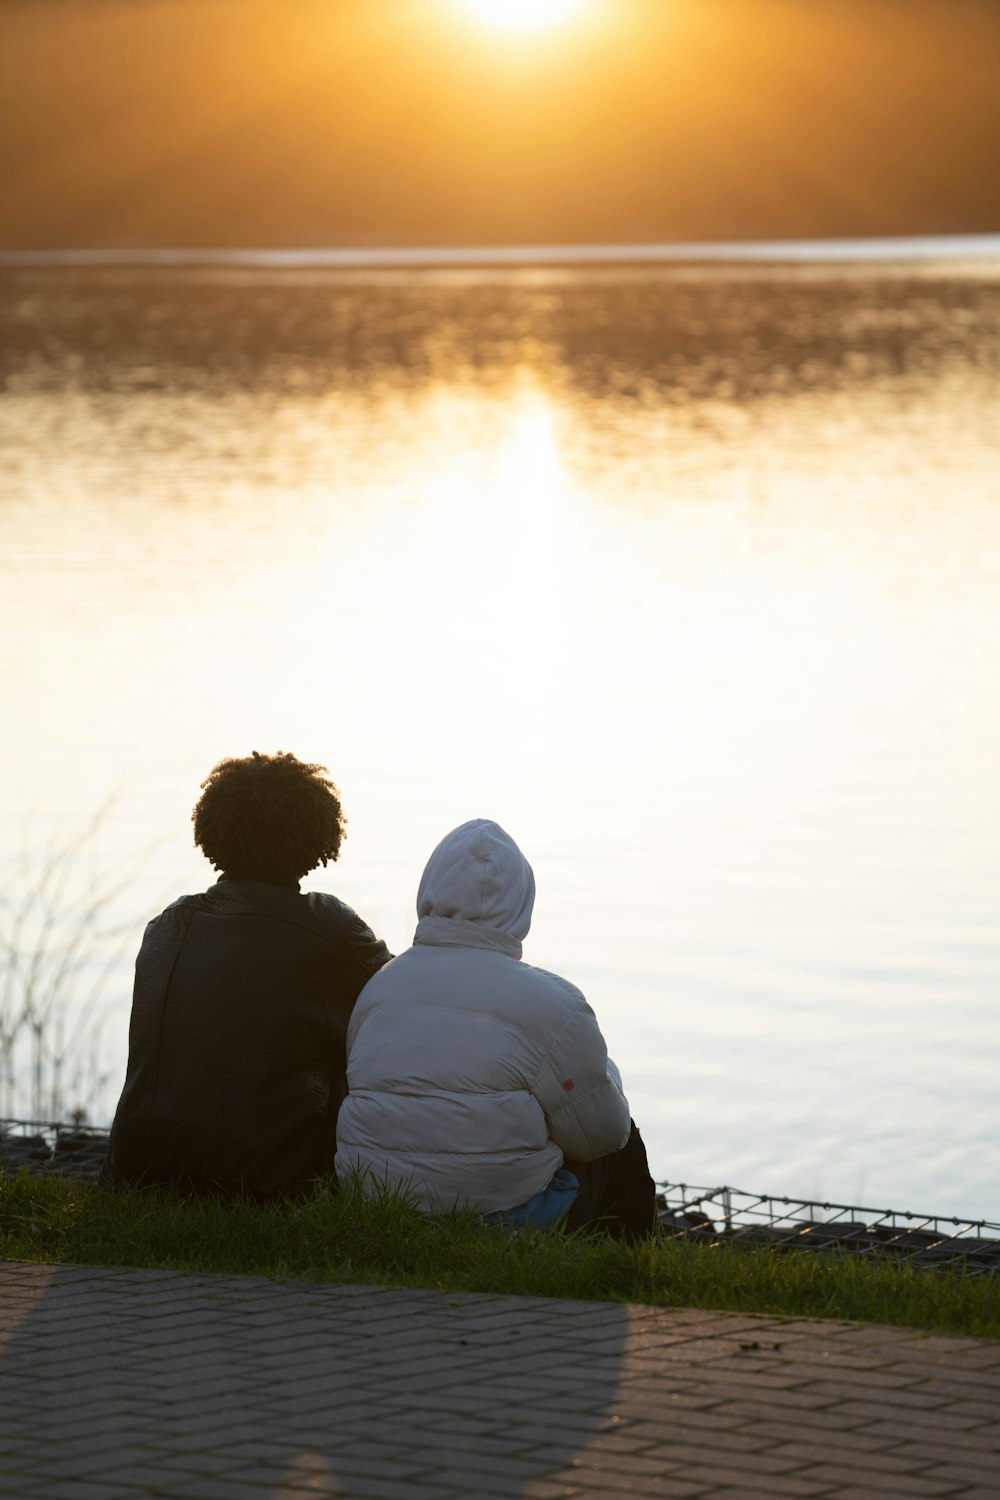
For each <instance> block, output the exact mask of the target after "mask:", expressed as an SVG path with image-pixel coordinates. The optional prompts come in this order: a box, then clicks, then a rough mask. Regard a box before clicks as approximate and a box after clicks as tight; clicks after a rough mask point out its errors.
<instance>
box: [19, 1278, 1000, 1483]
mask: <svg viewBox="0 0 1000 1500" xmlns="http://www.w3.org/2000/svg"><path fill="white" fill-rule="evenodd" d="M998 1417H1000V1344H995V1343H990V1342H987V1341H984V1340H978V1339H965V1338H955V1337H942V1336H938V1335H931V1334H920V1333H917V1332H913V1331H911V1330H907V1329H892V1328H876V1327H870V1326H854V1325H850V1324H845V1323H827V1322H808V1321H806V1322H790V1321H782V1320H781V1319H778V1318H770V1317H751V1316H743V1315H736V1314H723V1313H710V1312H696V1311H690V1310H679V1311H670V1310H664V1309H659V1308H649V1307H625V1306H618V1305H614V1304H609V1303H592V1302H568V1301H567V1302H563V1301H552V1300H547V1299H534V1298H521V1297H494V1296H478V1295H457V1294H452V1293H437V1292H429V1291H411V1292H406V1291H392V1290H387V1289H384V1288H377V1287H370V1286H321V1285H314V1284H309V1283H302V1282H272V1281H267V1280H263V1279H258V1278H255V1277H240V1278H237V1277H219V1276H186V1275H179V1274H174V1273H171V1272H165V1271H118V1270H110V1269H75V1268H67V1267H63V1268H55V1267H48V1266H22V1265H15V1264H12V1263H3V1264H0V1497H2V1500H28V1497H38V1500H42V1497H45V1500H128V1497H131V1496H153V1495H155V1496H162V1497H176V1500H182V1497H184V1500H304V1497H306V1496H310V1495H318V1496H337V1497H342V1500H343V1497H350V1500H354V1497H356V1500H397V1497H398V1500H457V1497H463V1500H468V1497H480V1496H481V1497H484V1500H491V1497H497V1500H499V1497H515V1496H517V1497H524V1500H557V1497H563V1496H565V1497H567V1500H569V1497H574V1496H576V1497H581V1500H585V1497H589V1500H597V1497H608V1500H625V1497H626V1496H664V1497H668V1496H677V1497H684V1496H688V1497H691V1500H700V1497H712V1500H781V1497H796V1496H798V1497H809V1496H817V1497H822V1496H850V1497H852V1500H867V1497H876V1496H877V1497H878V1500H885V1497H888V1496H903V1497H906V1496H912V1497H936V1496H942V1497H947V1496H961V1497H963V1500H988V1497H989V1500H1000V1421H998Z"/></svg>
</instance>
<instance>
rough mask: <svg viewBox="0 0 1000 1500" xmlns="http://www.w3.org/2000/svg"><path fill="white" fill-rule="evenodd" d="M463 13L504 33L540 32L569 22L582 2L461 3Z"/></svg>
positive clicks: (481, 0) (483, 0)
mask: <svg viewBox="0 0 1000 1500" xmlns="http://www.w3.org/2000/svg"><path fill="white" fill-rule="evenodd" d="M459 3H460V5H461V6H462V9H463V10H465V11H468V12H469V13H470V14H471V15H473V16H475V17H476V18H477V19H478V20H480V21H486V22H487V23H488V24H489V25H491V26H497V27H502V28H503V30H505V31H539V30H541V28H542V27H544V26H552V25H554V24H555V23H556V22H557V21H564V20H568V19H569V17H570V16H572V15H573V14H574V13H575V12H578V11H579V10H581V9H582V6H583V0H459Z"/></svg>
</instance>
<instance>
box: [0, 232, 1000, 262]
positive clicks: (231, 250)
mask: <svg viewBox="0 0 1000 1500" xmlns="http://www.w3.org/2000/svg"><path fill="white" fill-rule="evenodd" d="M984 260H986V261H990V260H1000V233H995V234H954V235H947V234H945V235H941V234H939V235H912V236H909V235H907V236H891V237H890V236H885V237H878V238H864V239H857V238H844V239H802V240H734V241H690V242H679V243H655V244H620V245H616V244H595V245H483V246H437V247H435V246H427V247H420V246H409V247H405V248H398V247H397V248H388V247H385V246H372V247H336V248H333V247H313V248H292V247H286V248H280V249H274V248H272V249H262V248H256V247H251V246H232V247H222V248H220V247H186V248H180V247H170V246H163V247H114V248H103V249H102V248H99V247H89V248H82V247H81V248H75V249H61V250H52V249H32V250H0V270H31V269H43V268H52V269H58V268H67V269H84V268H102V267H109V268H110V267H150V268H166V267H178V268H210V267H233V268H243V269H246V268H253V269H260V270H345V271H359V270H360V271H383V270H390V271H392V270H406V271H413V270H508V269H532V268H553V269H567V270H572V269H576V268H577V267H614V266H709V265H731V266H745V265H752V266H768V265H773V266H816V265H837V266H867V265H879V266H888V265H900V264H902V265H906V266H911V265H920V264H927V263H929V262H940V261H949V262H950V261H963V262H968V261H984Z"/></svg>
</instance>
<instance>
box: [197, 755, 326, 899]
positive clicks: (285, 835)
mask: <svg viewBox="0 0 1000 1500" xmlns="http://www.w3.org/2000/svg"><path fill="white" fill-rule="evenodd" d="M201 786H202V792H201V796H200V797H199V799H198V801H197V803H196V804H195V808H194V811H193V813H192V814H191V818H192V821H193V822H194V841H195V843H196V844H197V845H198V847H199V849H201V850H202V852H203V853H204V854H205V856H206V857H207V858H208V859H209V860H210V862H211V863H212V865H213V866H214V868H215V869H216V870H220V871H222V872H223V873H224V874H226V875H229V876H231V877H233V878H236V879H243V880H265V881H269V882H271V883H274V884H278V885H288V884H294V883H295V882H296V881H298V880H300V879H301V877H302V876H303V875H307V874H308V873H309V871H310V870H314V869H315V868H316V866H317V865H320V864H322V865H325V864H326V863H327V861H328V860H333V859H336V858H337V855H338V854H339V852H340V841H341V839H342V838H343V836H344V827H345V818H344V814H343V811H342V809H341V806H340V794H339V792H338V791H337V788H336V787H335V786H334V784H333V782H332V781H331V780H330V778H329V774H328V772H327V769H326V767H325V766H314V765H309V764H307V763H306V762H305V761H301V760H297V759H296V757H295V756H294V755H289V754H288V753H287V752H285V751H284V750H279V751H278V753H277V755H261V754H259V753H258V751H256V750H255V751H254V752H253V754H252V755H249V756H247V757H246V758H244V759H242V760H220V761H219V763H218V765H217V766H213V767H212V769H211V771H210V772H209V774H208V776H207V777H206V779H205V780H204V781H203V782H202V784H201Z"/></svg>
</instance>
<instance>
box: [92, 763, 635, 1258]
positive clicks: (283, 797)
mask: <svg viewBox="0 0 1000 1500" xmlns="http://www.w3.org/2000/svg"><path fill="white" fill-rule="evenodd" d="M193 819H194V833H195V842H196V843H197V844H198V846H199V847H200V848H201V849H202V850H203V852H204V853H205V854H206V856H207V857H208V859H209V860H210V861H211V863H212V865H213V866H214V868H215V869H216V870H217V871H219V872H220V879H219V880H218V881H217V882H216V884H214V885H213V886H211V887H210V889H209V890H207V891H205V892H204V893H202V894H200V895H194V896H183V897H181V898H180V899H179V900H178V901H175V902H174V903H173V904H172V905H171V906H169V907H168V908H167V909H166V911H164V912H163V913H161V915H160V916H158V917H156V918H154V920H153V921H152V922H150V924H149V926H148V927H147V929H146V932H145V936H144V938H143V943H142V947H141V949H140V952H139V956H138V959H137V962H136V979H135V991H134V997H133V1004H132V1018H131V1026H130V1032H129V1061H128V1070H127V1075H126V1080H125V1086H124V1089H123V1091H122V1096H121V1099H120V1102H119V1105H118V1109H117V1112H116V1115H115V1120H114V1124H113V1126H112V1130H111V1139H110V1146H109V1153H108V1164H107V1175H108V1176H109V1178H110V1180H111V1181H112V1182H115V1183H119V1182H148V1183H155V1182H162V1183H172V1184H177V1185H179V1186H181V1187H183V1188H186V1189H190V1190H195V1191H213V1192H246V1193H249V1194H252V1195H253V1196H256V1197H260V1198H268V1197H273V1196H279V1195H286V1194H295V1193H300V1192H303V1191H307V1190H308V1188H309V1186H310V1184H311V1183H312V1182H313V1181H314V1180H315V1179H316V1178H317V1177H321V1176H323V1175H328V1174H329V1172H330V1171H331V1169H332V1168H333V1167H334V1165H335V1168H336V1173H337V1177H338V1179H339V1180H341V1181H343V1180H345V1179H346V1178H347V1177H348V1176H351V1175H354V1174H357V1175H358V1176H359V1177H360V1180H361V1181H362V1184H363V1186H364V1190H365V1191H366V1192H376V1191H379V1190H380V1189H381V1188H382V1187H383V1186H389V1187H393V1188H400V1189H402V1190H404V1191H405V1192H406V1193H407V1194H408V1195H410V1196H411V1197H412V1199H413V1201H414V1202H416V1204H417V1205H418V1206H419V1207H420V1208H421V1209H425V1210H427V1211H435V1210H441V1209H449V1208H453V1207H471V1208H474V1209H476V1210H478V1211H479V1212H480V1213H481V1214H482V1215H483V1216H484V1217H485V1218H487V1219H493V1220H497V1221H501V1222H508V1223H513V1224H541V1225H544V1224H548V1223H553V1222H555V1221H557V1220H559V1219H565V1220H566V1222H567V1224H568V1227H570V1228H571V1229H575V1228H584V1227H593V1226H599V1227H601V1228H603V1229H604V1230H606V1231H607V1232H608V1233H611V1234H615V1235H619V1236H623V1237H627V1238H630V1239H631V1238H640V1237H642V1236H644V1235H646V1234H648V1233H649V1232H650V1231H651V1229H652V1226H653V1220H654V1213H655V1188H654V1185H653V1182H652V1179H651V1177H650V1175H649V1170H648V1167H647V1164H646V1155H645V1149H644V1147H643V1144H642V1140H641V1138H640V1136H639V1133H638V1131H637V1130H636V1128H635V1126H634V1124H633V1123H632V1121H631V1118H630V1113H629V1106H628V1102H627V1100H626V1098H625V1095H624V1093H623V1091H622V1087H621V1079H620V1077H619V1075H618V1072H617V1069H616V1068H615V1066H614V1064H613V1063H612V1062H611V1061H610V1060H609V1058H608V1055H607V1047H606V1045H605V1042H604V1038H603V1037H602V1035H601V1031H600V1028H599V1026H598V1024H597V1020H596V1018H595V1016H594V1013H593V1011H592V1010H591V1008H590V1006H589V1005H588V1004H587V1002H586V1000H585V999H584V996H583V995H582V994H581V993H580V991H579V990H578V989H577V988H576V987H575V986H574V985H572V984H570V983H569V982H568V981H567V980H565V979H561V978H560V977H559V976H558V975H555V974H550V973H547V972H546V971H545V970H542V969H536V968H532V967H531V966H529V965H528V964H525V963H523V962H522V960H521V945H522V942H523V940H524V938H525V936H526V935H527V932H528V928H529V926H530V923H531V914H532V908H533V905H534V899H535V883H534V877H533V875H532V871H531V867H530V865H529V864H528V861H527V860H526V859H525V857H524V855H523V854H522V853H521V851H520V849H519V848H518V846H517V845H516V843H515V842H514V840H513V839H512V838H511V837H510V835H509V834H507V833H505V832H504V830H503V829H502V828H500V827H499V825H498V824H496V823H493V822H490V821H487V820H484V819H474V820H473V821H471V822H469V823H464V824H462V826H461V827H459V828H456V829H455V830H453V832H451V833H449V834H448V835H447V836H446V837H445V838H444V839H442V841H441V843H440V844H439V845H438V846H437V848H436V849H435V850H434V852H433V854H432V855H431V857H430V860H429V861H428V863H427V867H426V869H425V870H424V874H423V877H422V879H421V882H420V887H419V890H418V893H417V916H418V922H417V928H416V933H415V935H414V942H413V945H412V947H410V948H408V949H407V950H406V952H404V953H402V954H401V955H400V956H399V957H397V958H391V955H390V954H389V951H388V949H387V948H386V946H385V944H384V943H382V942H381V941H380V940H379V939H378V938H376V937H375V935H374V933H373V932H372V931H371V929H370V928H369V927H368V925H367V924H366V923H365V922H364V921H362V919H361V918H360V917H359V916H358V915H357V913H356V912H354V911H352V910H351V908H350V907H349V906H347V905H345V904H344V903H343V902H342V901H340V900H338V899H337V898H336V897H335V896H331V895H323V894H319V893H308V894H303V893H301V892H300V891H299V881H300V879H301V878H302V877H303V876H304V875H306V874H307V873H309V871H310V870H312V869H314V868H316V866H317V865H320V864H323V865H325V864H326V863H327V862H328V861H330V860H335V859H336V858H337V854H338V852H339V849H340V842H341V839H342V837H343V832H344V819H343V813H342V808H341V803H340V798H339V794H338V792H337V789H336V787H335V786H334V785H333V783H332V782H331V781H330V779H329V777H328V775H327V773H326V770H325V768H324V767H322V766H318V765H310V764H305V763H303V762H301V761H299V760H297V759H296V758H295V757H294V756H292V755H288V754H281V753H279V754H278V755H274V756H265V755H258V754H257V753H254V754H253V755H252V756H249V757H247V758H246V759H232V760H225V761H222V762H220V763H219V765H217V766H216V767H215V768H214V770H213V771H212V772H211V774H210V775H209V777H208V778H207V780H206V781H205V782H204V783H203V786H202V795H201V797H200V799H199V801H198V803H197V805H196V807H195V809H194V813H193Z"/></svg>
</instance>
